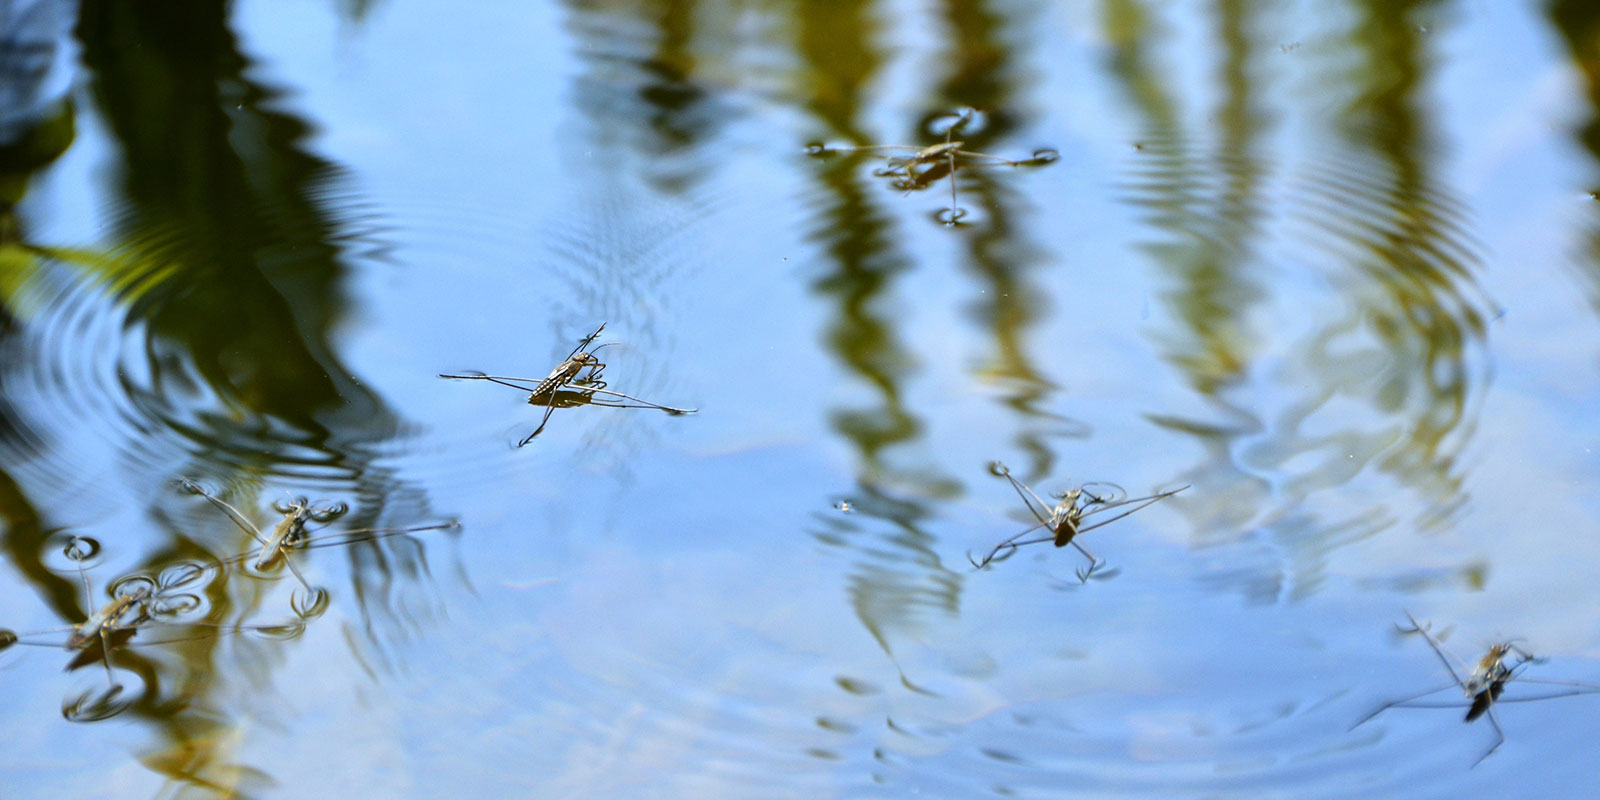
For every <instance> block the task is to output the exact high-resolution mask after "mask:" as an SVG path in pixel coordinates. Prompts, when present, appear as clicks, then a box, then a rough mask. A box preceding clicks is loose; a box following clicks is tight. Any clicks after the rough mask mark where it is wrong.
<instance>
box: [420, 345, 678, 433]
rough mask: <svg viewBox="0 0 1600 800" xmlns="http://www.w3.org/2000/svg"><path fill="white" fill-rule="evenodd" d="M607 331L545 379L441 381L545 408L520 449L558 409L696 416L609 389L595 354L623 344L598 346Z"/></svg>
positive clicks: (469, 376)
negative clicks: (482, 384)
mask: <svg viewBox="0 0 1600 800" xmlns="http://www.w3.org/2000/svg"><path fill="white" fill-rule="evenodd" d="M605 329H606V324H605V323H604V322H602V323H600V327H598V328H595V330H594V333H591V334H589V335H588V336H585V337H583V339H581V340H580V341H579V342H578V346H577V347H574V348H572V352H570V353H567V357H566V358H565V359H563V360H562V361H561V363H560V364H557V365H556V368H555V369H553V370H550V374H549V375H546V376H544V377H543V378H513V377H510V376H506V375H486V374H484V373H481V372H463V373H441V374H440V375H439V377H441V378H449V379H451V380H472V381H489V382H490V383H498V384H500V385H501V386H509V387H511V388H513V389H516V390H517V391H521V392H527V393H528V403H529V404H530V405H535V406H544V417H543V418H541V419H540V420H539V427H537V428H534V429H533V433H530V434H528V435H527V436H525V437H523V439H522V441H520V442H517V446H518V447H523V446H525V445H527V444H528V443H529V442H531V441H533V439H534V437H536V436H538V435H539V434H540V433H542V432H543V431H544V426H546V425H548V424H550V415H551V414H554V413H555V411H556V409H558V408H573V407H575V406H602V407H605V408H653V409H655V410H657V411H665V412H667V413H668V414H671V415H673V416H678V415H681V414H693V413H695V409H693V408H674V407H672V406H664V405H661V404H659V403H652V402H650V401H649V400H641V399H639V398H637V397H634V396H633V395H628V394H623V393H622V392H618V391H614V390H612V389H608V388H606V382H605V380H604V379H603V378H602V375H603V374H604V372H605V369H606V365H605V362H603V361H601V360H600V357H599V356H597V355H595V353H596V352H597V351H599V350H600V349H602V348H605V347H611V346H613V345H616V344H620V343H619V342H606V343H605V344H602V345H595V343H594V342H595V340H596V339H599V338H600V332H601V331H604V330H605Z"/></svg>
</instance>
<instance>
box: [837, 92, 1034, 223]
mask: <svg viewBox="0 0 1600 800" xmlns="http://www.w3.org/2000/svg"><path fill="white" fill-rule="evenodd" d="M977 117H978V111H977V110H976V109H972V108H964V109H960V110H958V111H956V112H955V113H952V114H948V115H945V116H943V117H940V118H938V119H937V120H935V122H936V126H935V130H941V129H942V133H943V135H944V141H942V142H938V143H935V144H930V145H914V144H871V145H859V146H835V147H829V146H827V145H822V144H813V145H810V146H808V147H806V153H808V154H810V155H813V156H826V155H834V154H837V153H865V154H868V155H874V156H879V157H881V158H883V159H884V165H883V166H882V167H879V168H878V169H875V170H873V172H872V174H873V176H874V177H878V178H888V179H890V180H889V186H890V187H891V188H893V189H898V190H900V191H903V192H917V191H921V190H923V189H927V188H928V187H930V186H932V185H934V184H935V183H938V182H939V181H941V180H944V179H946V178H948V179H949V181H950V208H949V209H947V210H946V211H945V212H944V213H942V214H941V215H940V221H941V222H943V223H944V224H945V225H946V226H953V225H955V224H956V223H957V222H958V221H959V220H960V219H961V218H962V217H965V216H966V214H967V212H966V210H965V209H963V208H961V205H960V203H959V202H958V200H957V197H956V171H957V170H959V169H976V168H981V167H1038V166H1043V165H1045V164H1050V163H1054V162H1055V161H1056V160H1058V159H1059V158H1060V154H1058V153H1057V152H1056V151H1055V150H1051V149H1040V150H1035V151H1034V153H1033V155H1032V156H1031V157H1029V158H1023V159H1011V158H1005V157H1003V156H997V155H991V154H989V153H979V152H977V151H974V150H967V149H966V145H967V143H966V142H964V141H960V140H957V139H956V138H955V137H956V136H957V135H958V132H962V131H966V132H967V133H971V132H975V131H972V130H971V129H970V128H971V127H975V126H974V125H973V123H974V120H976V119H977ZM962 135H965V134H964V133H963V134H962Z"/></svg>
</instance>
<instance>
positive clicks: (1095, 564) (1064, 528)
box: [967, 461, 1189, 583]
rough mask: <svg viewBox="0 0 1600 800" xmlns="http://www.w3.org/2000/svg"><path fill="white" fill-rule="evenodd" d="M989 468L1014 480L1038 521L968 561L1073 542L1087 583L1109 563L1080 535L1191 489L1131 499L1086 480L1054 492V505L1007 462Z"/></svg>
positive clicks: (979, 563)
mask: <svg viewBox="0 0 1600 800" xmlns="http://www.w3.org/2000/svg"><path fill="white" fill-rule="evenodd" d="M989 471H990V472H991V473H993V474H995V475H998V476H1000V477H1002V478H1005V479H1006V480H1007V481H1010V482H1011V488H1012V489H1014V490H1016V492H1017V496H1018V497H1020V498H1022V502H1023V504H1024V505H1026V506H1027V507H1028V513H1030V514H1032V515H1033V518H1034V519H1035V520H1036V521H1037V524H1035V525H1033V526H1032V527H1029V528H1027V529H1025V530H1023V531H1022V532H1021V533H1018V534H1016V535H1015V536H1011V537H1009V538H1007V539H1005V540H1004V541H1001V542H1000V543H999V544H996V545H995V546H994V547H993V548H991V549H990V550H989V552H988V554H987V555H985V556H984V557H983V558H982V559H975V558H973V557H972V554H971V553H968V554H967V560H968V561H971V562H972V566H973V567H975V568H978V569H982V568H983V567H986V566H988V565H990V564H992V563H994V562H995V561H1003V560H1005V559H1007V558H1010V557H1011V555H1012V554H1013V553H1015V552H1016V550H1017V548H1019V547H1022V546H1024V545H1030V544H1042V543H1044V542H1051V543H1053V544H1055V546H1056V547H1066V546H1068V545H1071V546H1072V547H1073V548H1075V549H1076V550H1077V551H1078V552H1079V553H1080V554H1082V555H1083V557H1084V558H1086V559H1088V560H1089V565H1088V566H1087V567H1081V568H1079V569H1078V570H1077V575H1078V580H1079V581H1081V582H1084V583H1087V582H1088V580H1089V578H1091V577H1093V575H1094V574H1095V572H1096V571H1098V570H1100V569H1101V568H1103V567H1104V566H1105V563H1106V562H1104V561H1102V560H1100V559H1099V558H1097V557H1096V556H1095V554H1094V553H1091V552H1089V549H1088V548H1086V547H1084V546H1083V545H1082V544H1081V543H1080V542H1078V540H1077V538H1078V536H1079V534H1083V533H1088V532H1089V531H1092V530H1094V529H1096V528H1099V527H1102V526H1105V525H1109V524H1111V523H1113V522H1116V521H1117V520H1119V519H1122V518H1123V517H1126V516H1128V515H1129V514H1132V513H1133V512H1135V511H1138V510H1139V509H1142V508H1144V507H1146V506H1149V505H1150V504H1152V503H1155V502H1158V501H1160V500H1163V499H1165V498H1168V497H1171V496H1173V495H1175V494H1177V493H1178V492H1181V491H1183V490H1184V489H1187V488H1189V487H1188V486H1180V487H1178V488H1176V489H1171V490H1169V491H1165V492H1157V493H1155V494H1150V495H1145V496H1144V497H1132V498H1130V497H1128V496H1127V493H1126V492H1123V491H1122V490H1121V489H1120V488H1119V487H1117V486H1115V485H1112V484H1105V483H1086V484H1083V485H1082V486H1079V487H1078V488H1076V489H1068V490H1065V491H1062V492H1058V493H1056V494H1055V495H1054V496H1055V498H1056V502H1055V503H1054V504H1051V503H1049V502H1046V501H1045V499H1044V498H1042V497H1040V496H1039V495H1038V494H1037V493H1036V492H1034V491H1033V489H1031V488H1029V486H1028V485H1027V484H1025V483H1023V482H1022V481H1019V480H1017V479H1016V478H1015V477H1013V476H1012V475H1011V470H1010V469H1009V468H1007V467H1006V465H1005V464H1002V463H1000V462H998V461H996V462H994V463H992V464H990V465H989ZM1115 509H1122V512H1121V513H1119V514H1115V515H1113V516H1110V517H1104V518H1098V517H1097V515H1099V514H1102V513H1104V512H1107V511H1112V510H1115ZM1090 517H1096V519H1094V521H1093V522H1090V523H1088V524H1085V523H1084V521H1085V520H1086V519H1089V518H1090ZM1038 531H1042V532H1043V533H1042V535H1039V536H1036V537H1034V538H1031V539H1030V538H1026V537H1028V536H1030V535H1032V534H1034V533H1035V532H1038Z"/></svg>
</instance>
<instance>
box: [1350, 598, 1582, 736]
mask: <svg viewBox="0 0 1600 800" xmlns="http://www.w3.org/2000/svg"><path fill="white" fill-rule="evenodd" d="M1406 620H1407V621H1409V622H1410V626H1409V627H1403V628H1400V631H1401V632H1402V633H1407V634H1420V635H1421V636H1422V638H1423V639H1424V640H1425V641H1426V642H1427V643H1428V647H1429V648H1430V649H1431V650H1433V654H1434V655H1435V656H1437V657H1438V658H1439V663H1441V664H1443V665H1444V668H1445V671H1446V672H1448V673H1449V674H1450V683H1447V684H1444V685H1442V686H1435V687H1433V688H1432V689H1428V690H1427V691H1423V692H1418V693H1416V694H1414V695H1410V696H1408V697H1402V698H1400V699H1399V700H1393V701H1390V702H1388V703H1384V704H1383V705H1381V706H1379V707H1378V708H1377V710H1375V711H1373V712H1372V713H1371V714H1368V715H1366V716H1365V717H1362V718H1361V719H1360V720H1358V721H1357V722H1356V724H1354V725H1352V726H1350V729H1351V730H1355V729H1356V728H1359V727H1361V726H1362V725H1365V724H1366V723H1368V722H1370V721H1371V720H1372V719H1373V718H1374V717H1376V716H1378V715H1379V714H1382V713H1383V712H1385V711H1388V710H1389V709H1391V708H1465V709H1466V710H1467V712H1466V717H1465V719H1464V721H1465V722H1473V721H1476V720H1478V719H1479V718H1484V717H1487V718H1488V720H1489V726H1490V727H1491V728H1493V729H1494V744H1492V745H1490V746H1489V749H1488V750H1485V751H1484V753H1483V755H1481V756H1478V759H1477V760H1476V761H1474V762H1472V765H1473V766H1474V767H1476V766H1477V765H1478V764H1481V763H1483V760H1484V759H1486V758H1488V757H1489V756H1490V755H1491V754H1493V753H1494V751H1496V750H1498V749H1500V745H1501V744H1503V743H1505V740H1506V735H1505V731H1504V730H1502V729H1501V728H1500V720H1498V719H1496V718H1495V714H1494V707H1495V705H1497V704H1503V703H1531V702H1534V701H1538V700H1552V699H1555V698H1557V697H1571V696H1573V695H1580V694H1597V693H1600V684H1595V683H1585V682H1582V681H1565V680H1552V679H1548V678H1528V677H1523V675H1522V673H1523V671H1524V670H1526V669H1527V668H1528V666H1529V665H1532V664H1541V663H1543V662H1544V659H1542V658H1538V657H1536V656H1534V655H1533V654H1532V653H1530V652H1528V651H1527V650H1524V649H1523V648H1521V647H1518V646H1517V644H1516V642H1515V641H1514V640H1513V641H1505V642H1498V643H1495V644H1492V645H1490V646H1489V649H1488V651H1487V652H1486V653H1484V655H1483V657H1482V658H1480V659H1478V663H1477V664H1475V665H1472V666H1471V667H1470V668H1469V667H1468V665H1467V664H1466V662H1463V661H1462V660H1461V659H1460V658H1459V657H1457V656H1456V655H1455V654H1454V653H1452V652H1450V650H1449V649H1447V648H1446V647H1445V646H1444V644H1443V643H1442V642H1440V641H1439V640H1438V639H1437V638H1435V637H1434V635H1433V634H1432V633H1431V632H1430V631H1429V629H1428V626H1426V625H1423V624H1421V623H1419V622H1417V619H1416V617H1413V616H1411V612H1409V611H1407V612H1406ZM1397 627H1398V626H1397ZM1513 681H1515V682H1516V683H1517V684H1519V685H1525V684H1531V685H1534V686H1536V687H1547V688H1544V689H1543V690H1539V689H1535V690H1533V691H1532V692H1531V693H1528V694H1516V693H1513V696H1511V697H1502V695H1503V694H1504V693H1505V690H1506V686H1507V685H1508V684H1510V683H1512V682H1513ZM1450 690H1458V691H1460V692H1461V693H1462V694H1463V695H1464V696H1465V700H1429V699H1427V698H1428V697H1430V696H1432V695H1436V694H1439V693H1440V692H1445V691H1450Z"/></svg>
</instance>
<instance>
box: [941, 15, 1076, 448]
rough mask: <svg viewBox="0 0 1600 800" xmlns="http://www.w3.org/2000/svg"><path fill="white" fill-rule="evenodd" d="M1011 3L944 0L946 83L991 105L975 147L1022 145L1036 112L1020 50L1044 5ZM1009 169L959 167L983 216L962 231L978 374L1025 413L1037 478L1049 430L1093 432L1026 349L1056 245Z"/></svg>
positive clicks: (974, 132)
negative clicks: (1039, 275) (1046, 241)
mask: <svg viewBox="0 0 1600 800" xmlns="http://www.w3.org/2000/svg"><path fill="white" fill-rule="evenodd" d="M1003 5H1004V11H1003V12H1002V11H1001V10H1000V9H997V8H995V7H993V4H990V3H976V2H970V1H968V0H951V2H946V3H944V5H943V7H942V14H943V17H944V22H945V25H946V26H947V28H948V29H949V30H950V31H951V32H952V33H953V34H954V35H953V36H952V37H951V38H950V39H949V40H948V42H947V47H946V51H945V52H944V53H943V54H942V58H941V59H940V60H941V61H942V62H943V63H945V64H948V65H950V66H949V73H948V74H947V75H945V77H944V79H943V80H942V81H941V83H940V88H939V92H940V94H941V95H942V96H944V97H947V98H951V100H952V102H954V103H955V104H957V105H960V104H966V103H972V104H982V107H983V108H984V109H985V112H984V114H983V124H982V125H981V126H973V127H972V128H971V129H970V130H966V131H963V133H962V139H963V140H964V141H966V142H967V149H971V150H978V151H988V150H990V148H994V147H998V146H999V145H1000V144H1001V143H1002V142H1004V143H1008V144H1012V145H1013V146H1014V144H1015V143H1013V142H1012V139H1011V136H1012V134H1013V133H1015V131H1016V130H1017V129H1019V128H1021V127H1023V126H1024V125H1025V124H1026V123H1027V121H1028V117H1027V115H1026V114H1025V112H1024V111H1023V110H1022V109H1021V108H1020V101H1019V99H1018V94H1019V93H1018V89H1019V88H1023V87H1025V85H1026V81H1025V79H1024V78H1023V77H1022V76H1020V75H1019V74H1018V70H1017V68H1016V57H1017V56H1018V55H1019V54H1026V53H1029V52H1031V51H1032V50H1033V48H1034V47H1036V46H1037V42H1035V41H1032V40H1031V39H1029V38H1026V35H1025V34H1024V33H1023V31H1025V30H1027V26H1026V24H1025V23H1023V22H1019V21H1025V20H1028V19H1031V18H1032V17H1033V16H1034V15H1035V13H1037V11H1038V9H1035V8H1032V7H1031V4H1028V5H1023V6H1018V5H1016V4H1003ZM1008 177H1010V176H1008V175H1003V174H1002V175H992V174H990V173H989V172H988V171H986V170H969V171H968V172H967V173H965V174H963V175H962V176H961V180H962V187H963V190H964V194H965V196H966V198H967V200H966V201H965V202H967V203H969V204H971V205H972V206H973V207H975V208H976V209H977V210H978V212H979V213H977V214H976V215H975V219H974V221H975V222H976V224H975V225H970V226H968V228H967V230H966V232H965V235H964V236H961V237H959V241H960V243H961V244H962V245H964V246H965V247H966V249H967V254H966V257H965V258H962V259H960V261H961V262H962V263H963V264H965V265H966V267H967V269H969V270H971V271H972V272H973V277H974V279H975V280H976V281H977V282H978V286H977V292H976V293H975V295H974V298H973V300H972V303H971V311H970V315H971V316H972V318H973V319H974V320H975V321H976V322H978V323H979V324H980V326H981V327H982V329H983V330H984V331H986V332H988V333H989V334H990V336H991V338H992V340H993V342H992V345H991V346H992V348H993V351H992V353H991V354H990V355H989V356H987V357H986V358H985V359H984V362H983V364H982V365H981V366H980V367H979V368H978V374H979V377H980V379H981V380H982V381H983V382H984V383H987V384H990V385H994V386H995V387H996V388H997V389H998V391H999V393H1000V398H999V399H1000V402H1001V404H1002V405H1004V406H1006V407H1007V408H1009V409H1011V410H1012V411H1013V412H1015V413H1014V414H1005V415H1003V417H1002V418H1003V419H1006V420H1018V421H1019V422H1020V426H1021V429H1020V430H1019V431H1017V433H1016V434H1015V435H1014V437H1013V439H1012V442H1013V443H1014V444H1015V445H1016V446H1017V448H1018V449H1019V450H1020V451H1021V452H1022V453H1023V454H1024V455H1025V457H1026V463H1027V466H1026V470H1025V473H1026V474H1027V475H1029V476H1030V477H1033V478H1037V477H1040V476H1044V475H1049V474H1051V473H1052V472H1054V471H1055V466H1056V463H1055V447H1054V446H1052V445H1050V444H1049V443H1048V442H1049V440H1050V439H1055V438H1062V437H1082V436H1087V435H1088V433H1089V427H1088V425H1086V424H1085V423H1083V422H1080V421H1078V420H1075V419H1072V418H1070V417H1067V416H1064V415H1062V414H1060V413H1057V412H1055V411H1052V410H1050V409H1049V408H1048V404H1049V402H1050V400H1051V399H1052V397H1053V396H1054V395H1055V394H1056V392H1058V391H1059V390H1060V388H1061V387H1059V386H1058V385H1056V384H1055V383H1054V382H1052V381H1050V379H1049V378H1047V377H1045V376H1044V375H1043V374H1041V373H1040V371H1039V370H1038V369H1037V368H1036V367H1035V366H1034V360H1033V358H1032V356H1030V355H1029V354H1028V353H1027V351H1026V346H1025V342H1026V341H1027V340H1028V330H1029V329H1030V328H1031V327H1032V326H1033V323H1034V322H1036V321H1037V320H1038V319H1039V318H1040V317H1041V316H1043V315H1045V314H1046V313H1048V312H1049V311H1050V310H1051V309H1050V308H1049V307H1048V306H1046V304H1045V301H1044V299H1043V298H1044V297H1045V292H1044V287H1043V286H1041V285H1040V284H1039V283H1038V282H1037V281H1034V280H1031V279H1030V274H1029V273H1031V272H1032V271H1033V270H1035V269H1036V268H1038V267H1039V266H1040V265H1041V264H1043V263H1045V262H1046V260H1047V258H1048V255H1049V254H1048V251H1046V250H1045V249H1044V248H1043V247H1041V246H1040V245H1039V244H1038V243H1037V242H1035V241H1034V240H1033V238H1032V237H1030V236H1029V233H1030V232H1031V231H1033V230H1035V229H1036V226H1035V225H1033V224H1031V222H1032V221H1031V220H1029V219H1028V218H1027V217H1026V216H1025V215H1024V213H1023V212H1024V209H1025V208H1026V201H1025V200H1022V199H1021V198H1020V197H1018V195H1017V194H1016V193H1015V192H1014V191H1012V190H1010V189H1008V188H1007V187H1008V186H1009V185H1010V182H1009V181H1007V180H1006V178H1008Z"/></svg>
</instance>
